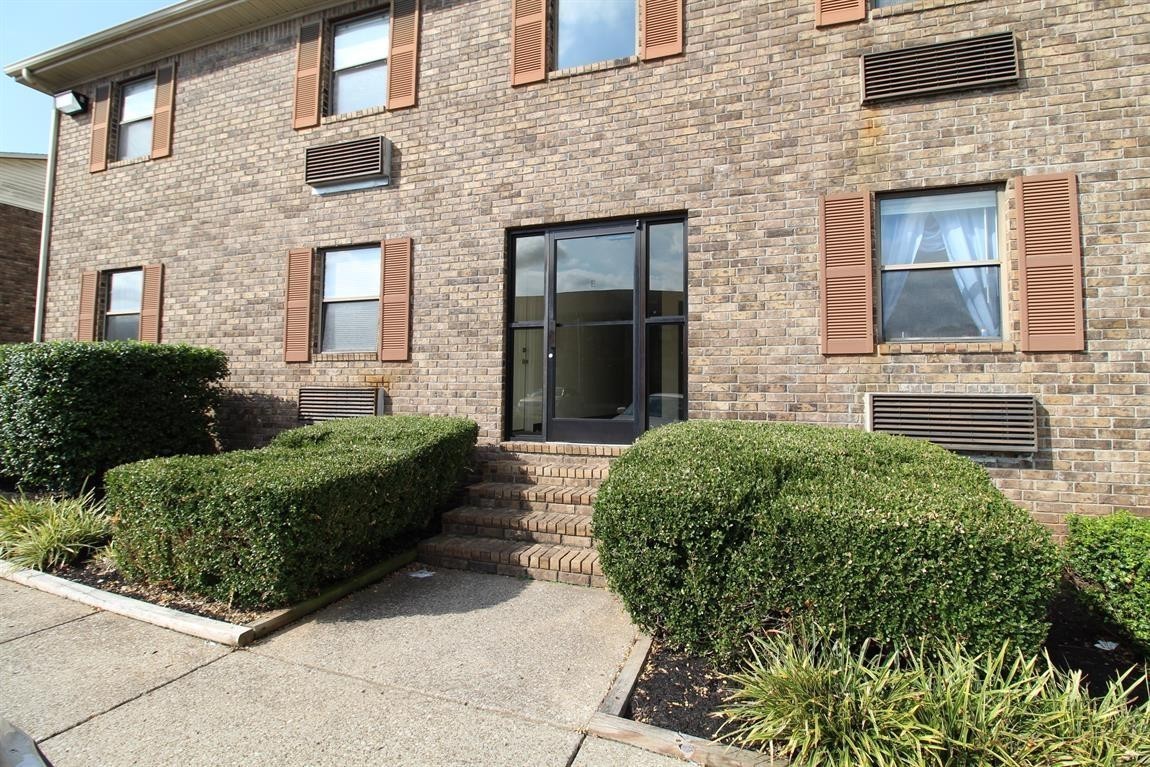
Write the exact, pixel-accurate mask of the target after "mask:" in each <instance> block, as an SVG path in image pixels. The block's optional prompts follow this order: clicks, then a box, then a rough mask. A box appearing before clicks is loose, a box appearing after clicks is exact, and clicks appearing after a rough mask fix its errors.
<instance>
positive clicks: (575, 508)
mask: <svg viewBox="0 0 1150 767" xmlns="http://www.w3.org/2000/svg"><path fill="white" fill-rule="evenodd" d="M467 503H468V504H470V505H471V506H480V507H482V508H485V509H514V510H515V511H548V512H551V513H554V514H578V515H580V516H585V517H589V516H591V514H592V513H593V512H594V511H595V507H594V506H593V505H592V504H590V503H586V504H584V503H561V502H558V501H529V500H526V499H524V498H488V497H485V496H481V495H476V494H474V493H472V494H468V496H467Z"/></svg>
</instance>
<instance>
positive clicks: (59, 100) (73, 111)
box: [52, 91, 88, 117]
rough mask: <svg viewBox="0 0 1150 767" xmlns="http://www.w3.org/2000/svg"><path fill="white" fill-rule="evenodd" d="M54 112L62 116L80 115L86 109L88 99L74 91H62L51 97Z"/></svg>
mask: <svg viewBox="0 0 1150 767" xmlns="http://www.w3.org/2000/svg"><path fill="white" fill-rule="evenodd" d="M52 101H53V102H54V103H55V105H56V111H57V112H59V113H60V114H64V115H72V116H73V117H75V116H76V115H82V114H84V112H86V111H87V109H88V97H87V96H85V95H84V94H83V93H76V91H64V92H63V93H57V94H56V95H55V96H53V97H52Z"/></svg>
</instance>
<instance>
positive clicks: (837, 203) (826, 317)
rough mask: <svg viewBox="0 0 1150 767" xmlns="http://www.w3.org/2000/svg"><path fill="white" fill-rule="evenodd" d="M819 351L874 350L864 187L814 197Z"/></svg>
mask: <svg viewBox="0 0 1150 767" xmlns="http://www.w3.org/2000/svg"><path fill="white" fill-rule="evenodd" d="M819 221H820V224H819V267H820V268H819V273H820V275H821V277H822V286H821V288H822V290H821V303H822V307H821V309H822V318H821V323H820V324H821V326H822V337H823V354H828V355H829V354H871V353H872V352H874V298H873V296H874V293H873V286H872V278H871V275H872V273H873V266H872V264H871V232H870V228H871V198H870V193H869V192H861V193H856V194H843V195H833V196H830V197H825V198H823V199H822V200H820V201H819Z"/></svg>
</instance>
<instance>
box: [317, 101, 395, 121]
mask: <svg viewBox="0 0 1150 767" xmlns="http://www.w3.org/2000/svg"><path fill="white" fill-rule="evenodd" d="M386 112H387V106H385V105H380V106H377V107H368V108H367V109H360V110H358V111H355V112H343V113H341V114H338V115H328V116H327V117H324V118H323V119H322V120H320V125H332V124H334V123H342V122H347V121H348V120H358V119H359V118H361V117H370V116H372V115H381V114H385V113H386Z"/></svg>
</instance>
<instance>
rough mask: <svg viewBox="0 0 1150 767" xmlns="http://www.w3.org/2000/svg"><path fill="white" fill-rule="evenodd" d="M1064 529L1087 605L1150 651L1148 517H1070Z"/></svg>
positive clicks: (1073, 569)
mask: <svg viewBox="0 0 1150 767" xmlns="http://www.w3.org/2000/svg"><path fill="white" fill-rule="evenodd" d="M1066 530H1067V538H1066V559H1067V563H1068V564H1069V566H1070V570H1071V572H1072V573H1073V575H1074V580H1075V582H1076V583H1077V584H1078V585H1079V587H1080V590H1081V592H1082V593H1083V594H1084V595H1085V596H1086V599H1087V601H1089V602H1090V603H1091V604H1092V605H1093V606H1094V607H1095V608H1097V609H1098V610H1099V611H1100V612H1102V613H1103V614H1104V615H1106V617H1107V618H1109V619H1110V620H1111V621H1113V622H1114V623H1115V624H1116V625H1117V626H1118V627H1119V628H1121V629H1123V630H1124V631H1125V632H1126V633H1127V634H1129V635H1130V637H1131V638H1132V639H1134V640H1135V641H1136V642H1138V643H1139V644H1140V645H1142V647H1143V648H1144V649H1146V650H1150V518H1147V517H1136V516H1134V515H1133V514H1131V513H1130V512H1128V511H1119V512H1116V513H1114V514H1110V515H1108V516H1105V517H1078V516H1071V517H1068V518H1067V520H1066Z"/></svg>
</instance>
